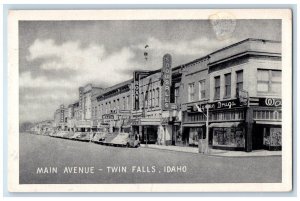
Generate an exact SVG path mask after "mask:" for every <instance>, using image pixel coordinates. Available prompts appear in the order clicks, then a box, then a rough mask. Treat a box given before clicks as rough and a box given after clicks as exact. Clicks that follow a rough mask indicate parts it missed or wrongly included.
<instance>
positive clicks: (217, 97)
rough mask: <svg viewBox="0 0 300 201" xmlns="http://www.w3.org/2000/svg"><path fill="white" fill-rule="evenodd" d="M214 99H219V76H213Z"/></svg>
mask: <svg viewBox="0 0 300 201" xmlns="http://www.w3.org/2000/svg"><path fill="white" fill-rule="evenodd" d="M214 99H216V100H218V99H220V76H217V77H215V97H214Z"/></svg>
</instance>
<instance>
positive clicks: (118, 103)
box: [116, 99, 120, 110]
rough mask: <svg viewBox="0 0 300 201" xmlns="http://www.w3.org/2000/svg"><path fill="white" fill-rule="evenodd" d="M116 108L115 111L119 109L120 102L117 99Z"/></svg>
mask: <svg viewBox="0 0 300 201" xmlns="http://www.w3.org/2000/svg"><path fill="white" fill-rule="evenodd" d="M116 108H117V110H119V109H120V100H119V99H117V106H116Z"/></svg>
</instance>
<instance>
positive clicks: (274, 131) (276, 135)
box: [263, 127, 281, 147]
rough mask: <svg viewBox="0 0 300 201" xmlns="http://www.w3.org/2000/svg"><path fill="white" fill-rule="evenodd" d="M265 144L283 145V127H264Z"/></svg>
mask: <svg viewBox="0 0 300 201" xmlns="http://www.w3.org/2000/svg"><path fill="white" fill-rule="evenodd" d="M263 136H264V138H263V144H264V146H266V147H281V128H275V127H265V128H263Z"/></svg>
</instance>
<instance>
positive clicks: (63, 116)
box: [53, 104, 68, 130]
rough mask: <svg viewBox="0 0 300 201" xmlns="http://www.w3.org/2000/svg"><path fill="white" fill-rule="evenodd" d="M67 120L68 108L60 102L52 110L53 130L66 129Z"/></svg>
mask: <svg viewBox="0 0 300 201" xmlns="http://www.w3.org/2000/svg"><path fill="white" fill-rule="evenodd" d="M67 120H68V109H67V108H65V106H64V105H63V104H62V105H60V107H59V108H58V109H57V110H56V111H55V112H54V121H53V127H54V130H67V129H68V125H67Z"/></svg>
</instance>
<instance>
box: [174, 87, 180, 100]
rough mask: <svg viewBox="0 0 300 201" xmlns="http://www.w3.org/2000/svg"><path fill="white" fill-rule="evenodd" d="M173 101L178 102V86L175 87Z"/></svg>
mask: <svg viewBox="0 0 300 201" xmlns="http://www.w3.org/2000/svg"><path fill="white" fill-rule="evenodd" d="M174 95H175V96H174V97H175V99H174V103H175V104H177V103H178V98H179V87H176V88H175V90H174Z"/></svg>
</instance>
